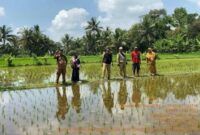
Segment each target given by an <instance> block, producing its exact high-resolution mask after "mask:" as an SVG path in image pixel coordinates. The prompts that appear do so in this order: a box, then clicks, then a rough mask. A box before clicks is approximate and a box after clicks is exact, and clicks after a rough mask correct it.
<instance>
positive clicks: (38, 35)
mask: <svg viewBox="0 0 200 135" xmlns="http://www.w3.org/2000/svg"><path fill="white" fill-rule="evenodd" d="M119 46H123V48H124V49H125V51H131V50H133V48H134V47H135V46H137V47H138V48H139V49H140V50H141V51H142V52H144V51H146V49H147V48H149V47H152V48H154V49H155V50H156V51H158V52H162V53H178V52H179V53H181V52H194V51H200V16H199V14H197V13H188V12H187V10H186V9H185V8H182V7H181V8H176V9H175V10H174V12H173V13H172V15H168V14H167V12H166V10H165V9H159V10H158V9H155V10H151V11H149V13H148V14H145V15H143V16H141V17H140V22H139V23H136V24H133V25H132V27H131V28H130V29H128V30H124V29H121V28H116V29H115V30H111V28H109V27H106V28H103V27H101V24H100V21H98V20H97V19H96V18H94V17H92V18H91V19H90V20H89V21H88V22H87V26H86V27H85V34H84V35H83V36H82V37H80V38H74V37H72V36H70V35H69V34H67V33H66V34H65V35H63V37H62V38H61V40H60V42H55V41H53V40H52V39H50V38H49V37H48V36H47V35H45V34H44V33H42V31H41V30H40V27H39V25H35V26H33V27H31V28H23V29H21V30H20V31H19V32H18V34H17V35H14V34H12V28H11V27H8V26H6V25H3V26H1V27H0V55H4V54H11V55H13V56H44V55H46V54H48V55H51V54H53V53H54V52H55V50H56V49H58V48H63V49H64V51H65V52H66V54H68V55H70V54H73V53H74V52H77V53H78V54H81V55H96V54H100V53H102V52H103V51H104V50H105V48H108V47H109V48H111V49H112V51H113V53H116V52H117V50H118V48H119Z"/></svg>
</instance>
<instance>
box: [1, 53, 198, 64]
mask: <svg viewBox="0 0 200 135" xmlns="http://www.w3.org/2000/svg"><path fill="white" fill-rule="evenodd" d="M158 56H159V59H161V60H168V59H192V58H200V52H198V53H197V52H196V53H182V54H181V53H179V54H158ZM45 58H46V59H47V63H48V64H49V65H55V64H56V60H55V59H54V58H53V56H52V57H50V56H49V57H38V60H39V61H40V62H41V63H42V64H44V63H45V61H44V59H45ZM67 58H68V61H70V60H71V57H70V56H68V57H67ZM127 59H128V61H130V60H131V57H130V54H127ZM142 59H143V60H144V59H145V54H142ZM80 60H81V63H100V62H101V61H102V56H101V55H95V56H80ZM113 61H114V62H115V61H116V55H113ZM13 64H14V66H31V65H36V63H35V62H34V60H33V58H32V57H25V58H14V59H13ZM6 66H7V63H6V61H5V58H0V67H6Z"/></svg>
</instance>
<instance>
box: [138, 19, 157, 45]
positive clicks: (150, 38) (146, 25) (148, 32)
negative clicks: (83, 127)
mask: <svg viewBox="0 0 200 135" xmlns="http://www.w3.org/2000/svg"><path fill="white" fill-rule="evenodd" d="M154 26H155V25H154V24H153V23H152V22H151V19H150V18H149V16H145V17H144V18H143V22H142V26H141V30H140V31H139V33H140V35H141V37H142V40H141V43H142V44H146V46H147V47H151V46H152V43H153V42H154V40H155V34H156V33H155V32H156V31H155V29H154Z"/></svg>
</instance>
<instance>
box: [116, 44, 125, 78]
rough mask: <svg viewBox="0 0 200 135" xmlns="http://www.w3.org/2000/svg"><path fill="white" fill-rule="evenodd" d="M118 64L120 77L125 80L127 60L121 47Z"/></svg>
mask: <svg viewBox="0 0 200 135" xmlns="http://www.w3.org/2000/svg"><path fill="white" fill-rule="evenodd" d="M117 63H118V66H119V69H120V75H121V76H122V77H124V78H125V77H126V64H127V60H126V55H125V54H124V52H123V48H122V47H119V53H118V54H117Z"/></svg>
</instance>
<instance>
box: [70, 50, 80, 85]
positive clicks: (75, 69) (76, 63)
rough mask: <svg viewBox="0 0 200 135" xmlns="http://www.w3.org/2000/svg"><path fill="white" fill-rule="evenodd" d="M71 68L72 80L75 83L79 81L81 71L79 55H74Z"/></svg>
mask: <svg viewBox="0 0 200 135" xmlns="http://www.w3.org/2000/svg"><path fill="white" fill-rule="evenodd" d="M71 67H72V78H71V80H72V81H73V82H77V81H79V69H80V60H79V58H78V56H77V54H74V55H73V57H72V60H71Z"/></svg>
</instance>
